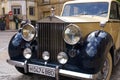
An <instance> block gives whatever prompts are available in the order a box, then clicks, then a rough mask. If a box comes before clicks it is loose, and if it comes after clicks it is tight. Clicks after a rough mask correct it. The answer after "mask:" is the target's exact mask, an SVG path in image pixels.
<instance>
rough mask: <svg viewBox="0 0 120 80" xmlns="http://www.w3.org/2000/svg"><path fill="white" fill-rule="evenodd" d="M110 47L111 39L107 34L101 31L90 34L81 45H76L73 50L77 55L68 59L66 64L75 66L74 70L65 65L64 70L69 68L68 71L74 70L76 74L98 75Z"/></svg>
mask: <svg viewBox="0 0 120 80" xmlns="http://www.w3.org/2000/svg"><path fill="white" fill-rule="evenodd" d="M112 45H113V39H112V37H111V35H110V34H109V33H107V32H105V31H102V30H99V31H94V32H91V33H90V34H89V35H88V36H87V37H86V38H85V39H84V42H83V44H82V45H81V44H77V46H76V47H75V48H74V49H73V50H74V53H77V54H76V56H75V57H74V58H70V60H69V62H68V64H70V65H75V66H74V68H72V67H69V66H67V65H66V69H68V68H67V67H69V69H70V70H74V69H76V71H77V72H83V73H88V74H96V73H98V72H99V71H100V70H101V69H102V67H103V64H104V61H105V58H106V55H107V53H108V52H109V51H110V48H111V47H112Z"/></svg>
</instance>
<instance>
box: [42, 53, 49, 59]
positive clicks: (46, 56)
mask: <svg viewBox="0 0 120 80" xmlns="http://www.w3.org/2000/svg"><path fill="white" fill-rule="evenodd" d="M42 58H43V59H44V60H49V58H50V53H49V52H48V51H44V52H43V53H42Z"/></svg>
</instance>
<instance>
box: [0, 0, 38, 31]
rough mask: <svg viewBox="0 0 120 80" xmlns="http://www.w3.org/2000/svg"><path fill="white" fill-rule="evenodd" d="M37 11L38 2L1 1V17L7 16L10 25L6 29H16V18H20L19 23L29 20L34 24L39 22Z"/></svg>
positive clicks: (26, 0)
mask: <svg viewBox="0 0 120 80" xmlns="http://www.w3.org/2000/svg"><path fill="white" fill-rule="evenodd" d="M37 9H38V8H37V2H36V0H0V17H4V16H5V18H6V24H8V25H9V26H8V27H7V28H6V29H16V28H15V22H14V16H17V17H18V19H19V22H20V21H22V20H26V19H29V20H31V21H32V23H33V24H34V23H35V21H37V20H38V14H37ZM7 21H8V22H7ZM19 27H20V25H19Z"/></svg>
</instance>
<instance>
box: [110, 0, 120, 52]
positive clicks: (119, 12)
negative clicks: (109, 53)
mask: <svg viewBox="0 0 120 80" xmlns="http://www.w3.org/2000/svg"><path fill="white" fill-rule="evenodd" d="M109 18H110V23H111V35H112V37H113V41H114V44H115V47H116V49H117V50H119V49H120V3H119V2H114V1H113V2H112V3H111V9H110V17H109Z"/></svg>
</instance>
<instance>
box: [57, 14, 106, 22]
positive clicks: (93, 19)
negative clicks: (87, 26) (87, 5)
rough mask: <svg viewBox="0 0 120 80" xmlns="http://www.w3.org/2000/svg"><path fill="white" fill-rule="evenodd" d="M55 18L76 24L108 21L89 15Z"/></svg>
mask: <svg viewBox="0 0 120 80" xmlns="http://www.w3.org/2000/svg"><path fill="white" fill-rule="evenodd" d="M57 18H59V19H61V20H63V21H65V22H69V23H78V22H83V23H84V22H101V21H108V19H107V18H104V17H99V16H91V15H81V16H72V17H58V16H57Z"/></svg>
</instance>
